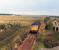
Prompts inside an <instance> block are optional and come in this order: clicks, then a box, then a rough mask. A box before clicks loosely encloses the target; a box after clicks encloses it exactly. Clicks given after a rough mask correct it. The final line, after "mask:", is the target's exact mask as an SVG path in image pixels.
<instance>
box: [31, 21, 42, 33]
mask: <svg viewBox="0 0 59 50" xmlns="http://www.w3.org/2000/svg"><path fill="white" fill-rule="evenodd" d="M40 25H41V23H40V22H37V21H36V22H33V23H32V24H31V29H30V33H31V34H37V33H38V30H39V28H40Z"/></svg>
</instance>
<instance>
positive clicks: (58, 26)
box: [52, 19, 59, 32]
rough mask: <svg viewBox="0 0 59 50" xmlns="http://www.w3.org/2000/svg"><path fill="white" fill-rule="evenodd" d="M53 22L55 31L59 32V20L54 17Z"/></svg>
mask: <svg viewBox="0 0 59 50" xmlns="http://www.w3.org/2000/svg"><path fill="white" fill-rule="evenodd" d="M52 23H53V30H54V31H55V32H59V20H56V19H54V20H53V22H52Z"/></svg>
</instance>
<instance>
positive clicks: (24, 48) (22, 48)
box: [17, 34, 36, 50]
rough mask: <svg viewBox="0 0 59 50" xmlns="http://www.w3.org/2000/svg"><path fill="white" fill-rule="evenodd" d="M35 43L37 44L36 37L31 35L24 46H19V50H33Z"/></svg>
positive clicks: (24, 42)
mask: <svg viewBox="0 0 59 50" xmlns="http://www.w3.org/2000/svg"><path fill="white" fill-rule="evenodd" d="M35 42H36V38H35V36H34V35H32V34H30V35H28V36H27V38H26V39H25V40H24V41H23V43H22V45H20V46H18V48H17V50H32V46H33V44H34V43H35Z"/></svg>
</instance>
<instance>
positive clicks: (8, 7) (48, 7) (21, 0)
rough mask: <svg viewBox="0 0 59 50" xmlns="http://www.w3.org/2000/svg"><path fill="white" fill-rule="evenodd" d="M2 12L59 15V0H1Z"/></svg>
mask: <svg viewBox="0 0 59 50" xmlns="http://www.w3.org/2000/svg"><path fill="white" fill-rule="evenodd" d="M0 13H12V14H20V15H59V0H0Z"/></svg>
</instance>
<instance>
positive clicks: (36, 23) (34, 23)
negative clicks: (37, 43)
mask: <svg viewBox="0 0 59 50" xmlns="http://www.w3.org/2000/svg"><path fill="white" fill-rule="evenodd" d="M32 25H40V22H33V23H32Z"/></svg>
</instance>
